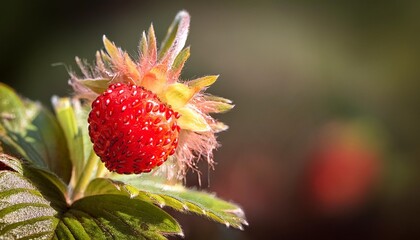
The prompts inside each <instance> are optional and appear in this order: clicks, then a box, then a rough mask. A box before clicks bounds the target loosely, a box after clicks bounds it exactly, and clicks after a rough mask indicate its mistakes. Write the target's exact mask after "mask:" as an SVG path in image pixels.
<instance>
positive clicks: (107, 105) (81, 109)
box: [0, 11, 247, 239]
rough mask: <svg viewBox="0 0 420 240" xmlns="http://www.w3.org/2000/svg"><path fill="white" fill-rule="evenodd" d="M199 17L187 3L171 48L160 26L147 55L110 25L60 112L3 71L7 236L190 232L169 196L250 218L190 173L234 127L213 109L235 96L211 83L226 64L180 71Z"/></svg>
mask: <svg viewBox="0 0 420 240" xmlns="http://www.w3.org/2000/svg"><path fill="white" fill-rule="evenodd" d="M189 21H190V17H189V14H188V13H187V12H185V11H181V12H179V13H178V15H177V16H176V17H175V20H174V22H173V23H172V25H171V26H170V28H169V30H168V33H167V36H166V37H165V39H164V41H163V42H162V44H161V45H160V49H159V51H158V49H157V43H156V38H155V34H154V29H153V26H151V27H150V29H149V31H148V33H147V34H146V33H143V35H142V38H141V42H140V46H139V57H138V59H137V60H133V59H132V58H131V57H130V56H129V55H128V54H127V53H126V52H124V51H123V50H121V49H120V48H118V47H116V45H115V44H114V43H112V42H111V41H109V40H108V39H107V38H106V37H104V38H103V41H104V46H105V50H104V51H98V52H97V54H96V61H95V63H94V64H93V65H92V66H90V65H88V64H86V62H85V61H82V60H80V59H79V58H76V62H77V64H78V66H79V68H80V71H81V73H82V74H81V76H80V74H77V73H75V72H70V85H71V86H72V87H73V89H74V94H73V95H72V96H71V97H62V98H60V97H53V100H52V102H53V108H54V113H51V112H50V111H49V110H48V109H47V108H45V107H44V106H42V105H41V104H40V103H38V102H33V101H30V100H28V99H25V98H23V97H20V96H19V95H18V94H17V93H16V92H15V91H14V90H13V89H11V88H10V87H9V86H6V85H5V84H1V83H0V239H165V238H166V236H169V235H181V236H182V235H183V233H182V229H181V226H180V225H179V223H178V222H177V221H176V220H175V219H174V218H173V217H172V216H171V215H169V214H168V213H167V212H166V211H165V209H166V208H167V207H169V208H172V209H174V210H177V211H181V212H185V213H195V214H198V215H201V216H206V217H208V218H210V219H212V220H215V221H217V222H220V223H222V224H225V225H226V226H228V227H229V226H230V227H233V228H238V229H242V227H243V225H246V224H247V222H246V220H245V216H244V213H243V211H242V209H241V208H240V207H238V206H237V205H235V204H233V203H230V202H227V201H224V200H221V199H219V198H217V197H216V196H215V195H214V194H210V193H207V192H204V191H199V190H195V189H188V188H186V187H184V186H183V185H182V183H183V182H185V181H184V180H185V175H186V173H187V172H188V171H195V172H198V171H199V170H198V169H197V167H196V166H197V161H198V160H200V159H203V160H205V161H207V162H208V164H210V165H212V164H213V155H212V152H213V150H214V149H215V148H216V147H217V146H218V143H217V141H216V137H215V134H216V133H217V132H220V131H223V130H225V129H227V126H226V125H224V124H223V123H221V122H219V121H217V120H215V119H214V118H213V116H211V115H210V114H212V113H220V112H225V111H228V110H230V109H231V108H232V107H233V105H232V103H231V102H230V101H229V100H228V99H225V98H221V97H216V96H212V95H210V94H208V93H205V90H206V89H207V87H209V86H210V85H211V84H213V83H214V82H215V81H216V79H217V76H205V77H201V78H198V79H195V80H189V81H186V80H181V79H180V74H181V70H182V68H183V66H184V63H185V62H186V60H187V59H188V57H189V55H190V49H189V48H188V47H187V48H184V45H185V42H186V38H187V34H188V30H189Z"/></svg>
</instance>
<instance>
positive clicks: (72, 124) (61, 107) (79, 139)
mask: <svg viewBox="0 0 420 240" xmlns="http://www.w3.org/2000/svg"><path fill="white" fill-rule="evenodd" d="M52 102H53V106H54V110H55V113H56V115H57V120H58V122H59V124H60V125H61V128H62V129H63V130H64V135H65V137H66V139H67V146H68V149H69V154H70V160H71V162H72V163H73V166H74V168H75V169H74V171H75V172H74V176H75V179H78V178H79V176H80V174H81V172H82V171H83V167H84V165H85V163H86V160H87V158H88V157H89V154H90V152H91V151H92V143H91V142H90V139H89V135H88V127H87V120H86V119H87V111H86V110H85V109H83V108H82V106H81V104H80V101H79V100H77V99H70V98H58V97H53V99H52Z"/></svg>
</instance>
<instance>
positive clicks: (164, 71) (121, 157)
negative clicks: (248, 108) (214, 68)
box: [70, 11, 233, 180]
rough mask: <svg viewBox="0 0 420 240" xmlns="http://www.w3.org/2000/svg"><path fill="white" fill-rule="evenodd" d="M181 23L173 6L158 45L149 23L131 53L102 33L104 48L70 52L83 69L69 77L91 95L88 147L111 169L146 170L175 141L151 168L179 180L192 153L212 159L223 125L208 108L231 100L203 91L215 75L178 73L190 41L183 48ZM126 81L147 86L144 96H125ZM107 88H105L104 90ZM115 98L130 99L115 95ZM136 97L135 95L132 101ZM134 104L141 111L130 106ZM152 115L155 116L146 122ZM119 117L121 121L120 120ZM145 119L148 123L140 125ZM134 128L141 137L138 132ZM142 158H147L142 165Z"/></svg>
mask: <svg viewBox="0 0 420 240" xmlns="http://www.w3.org/2000/svg"><path fill="white" fill-rule="evenodd" d="M189 25H190V15H189V14H188V13H187V12H185V11H181V12H179V13H178V15H177V16H176V17H175V20H174V22H173V23H172V25H171V26H170V27H169V31H168V35H167V36H166V37H165V39H164V40H163V42H162V43H161V44H160V46H161V48H160V49H159V50H158V49H157V45H158V44H157V42H156V37H155V31H154V29H153V26H150V28H149V31H148V34H146V33H145V32H143V34H142V36H141V40H140V44H139V49H138V53H139V58H137V59H133V58H132V57H130V55H129V54H128V53H127V52H125V51H123V50H122V49H121V48H118V47H117V46H116V45H115V44H114V43H113V42H111V41H109V40H108V39H107V38H106V37H105V36H104V38H103V43H104V46H105V51H98V52H97V53H96V61H95V64H94V65H93V66H89V65H87V64H86V62H84V61H82V60H80V59H78V58H76V61H77V63H78V65H79V67H80V70H81V72H82V73H83V76H78V75H77V74H75V73H70V76H71V79H70V84H71V85H72V86H73V88H74V90H75V93H76V94H75V95H76V96H77V97H79V98H83V99H86V100H87V101H88V102H93V104H92V105H93V110H92V113H91V115H90V118H89V122H90V125H91V126H90V128H91V129H90V134H91V138H92V141H93V143H94V147H95V152H96V153H97V154H98V155H99V156H100V157H101V159H102V161H104V162H105V163H106V164H107V167H108V168H109V169H111V170H112V171H117V172H126V173H130V172H145V171H149V170H151V169H152V168H153V167H155V166H157V165H159V164H161V162H162V161H164V160H165V159H166V158H167V157H168V156H169V155H171V154H172V152H173V149H175V147H176V145H177V144H178V145H179V146H178V147H177V148H176V150H175V153H174V154H173V158H172V161H170V163H169V164H164V166H162V167H160V168H159V169H158V170H157V171H156V172H154V174H158V175H164V176H165V177H166V178H167V179H168V180H180V179H182V178H183V177H184V176H185V175H186V173H187V171H188V170H189V169H193V170H197V169H196V166H197V161H198V160H199V159H204V160H206V161H207V162H208V163H209V164H210V165H212V164H213V150H214V149H215V148H216V147H217V146H219V144H218V142H217V140H216V136H215V134H216V133H218V132H220V131H223V130H225V129H227V126H226V125H225V124H223V123H222V122H219V121H217V120H216V119H214V118H213V117H212V116H211V115H210V114H213V113H222V112H225V111H228V110H230V109H231V108H232V107H233V105H232V102H231V101H230V100H228V99H225V98H221V97H216V96H213V95H210V94H208V93H205V90H206V89H207V88H208V87H209V86H210V85H212V84H213V83H214V82H215V81H216V80H217V78H218V76H217V75H209V76H204V77H200V78H197V79H194V80H181V79H180V75H181V71H182V68H183V67H184V64H185V62H186V61H187V59H188V57H189V56H190V48H189V47H187V48H184V46H185V42H186V40H187V35H188V30H189ZM110 83H112V84H117V83H120V84H121V85H115V86H114V88H118V89H120V90H124V92H123V93H121V94H119V91H116V90H115V89H113V88H112V86H111V87H110V86H109V84H110ZM134 86H136V90H137V92H138V93H140V92H142V93H147V96H148V97H145V98H142V97H133V96H130V94H129V93H133V92H134V91H135V90H133V89H134ZM109 90H112V93H107V91H109ZM149 91H150V92H149ZM104 92H105V93H104ZM101 94H102V95H101ZM98 95H100V96H99V97H98ZM110 96H112V98H111V97H110ZM107 99H110V103H109V106H106V101H107ZM121 99H122V100H123V101H124V103H126V102H127V103H130V104H134V106H131V105H130V104H125V105H124V103H118V101H117V102H115V100H121ZM136 99H137V100H138V103H134V101H136ZM98 100H99V102H98V103H96V102H97V101H98ZM104 104H105V105H104ZM137 104H138V105H137ZM123 106H126V109H125V110H122V108H123ZM148 106H152V110H151V111H146V110H149V108H148ZM157 106H159V108H158V107H157ZM160 106H162V108H165V114H163V112H159V109H160ZM169 106H170V107H169ZM139 110H141V114H138V113H137V112H136V111H139ZM110 111H112V115H111V116H110V114H109V112H110ZM173 112H177V113H179V116H180V117H179V119H176V117H175V118H174V117H172V118H171V117H168V119H166V114H169V113H173ZM96 114H98V116H96ZM170 115H172V114H169V115H168V116H170ZM176 116H178V115H176ZM137 117H138V120H137ZM158 119H161V120H160V121H161V122H160V123H154V121H159V120H158ZM124 120H126V121H128V122H129V123H128V124H127V125H125V122H124ZM150 123H152V124H150ZM115 125H116V126H115ZM111 126H112V127H111ZM145 126H147V127H148V128H150V127H152V129H153V130H151V129H149V130H148V131H143V130H141V129H142V128H143V127H145ZM173 126H179V128H178V127H173ZM159 127H162V129H163V130H162V131H163V132H160V130H159V129H160V128H159ZM94 128H95V129H94ZM172 128H175V129H176V130H174V129H172ZM165 134H167V135H165ZM133 136H136V137H133ZM141 136H143V138H142V139H141V140H140V139H139V138H140V137H141ZM131 138H132V139H131ZM150 138H153V141H152V143H153V144H152V145H153V147H152V146H151V145H150V146H149V145H148V144H149V143H147V142H146V141H148V139H149V140H150ZM166 139H171V141H172V142H171V143H170V144H169V146H167V145H164V144H163V143H165V141H168V140H166ZM176 139H178V140H179V141H178V140H176ZM130 140H131V142H130V144H128V142H129V141H130ZM138 140H140V141H138ZM160 140H162V141H163V143H162V144H161V143H159V141H160ZM156 141H157V142H156ZM133 142H135V143H133ZM163 152H165V154H163ZM136 153H137V154H136ZM131 154H133V155H131ZM140 154H143V155H144V156H140ZM161 154H162V155H163V156H160V155H161ZM167 154H168V155H167ZM114 155H115V156H114ZM127 155H128V156H127ZM139 162H140V163H139ZM150 162H151V165H146V164H149V163H150ZM139 166H140V167H139Z"/></svg>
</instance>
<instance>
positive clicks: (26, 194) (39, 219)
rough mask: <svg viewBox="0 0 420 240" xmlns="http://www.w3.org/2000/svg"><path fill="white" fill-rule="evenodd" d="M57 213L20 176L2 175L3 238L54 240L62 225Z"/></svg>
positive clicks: (0, 218) (0, 227) (0, 228)
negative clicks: (52, 238) (56, 229)
mask: <svg viewBox="0 0 420 240" xmlns="http://www.w3.org/2000/svg"><path fill="white" fill-rule="evenodd" d="M56 214H57V211H56V210H55V209H54V208H52V207H51V206H50V202H49V201H48V200H47V199H45V198H44V197H43V196H42V194H41V192H40V191H39V190H38V189H37V188H36V187H35V186H34V185H33V184H32V183H31V182H30V181H28V180H27V179H26V178H25V177H23V176H22V175H20V174H19V173H18V172H13V171H0V236H1V237H0V238H1V239H34V238H39V239H50V238H51V237H52V236H53V234H54V229H55V227H56V225H57V224H58V219H57V218H56V217H55V215H56Z"/></svg>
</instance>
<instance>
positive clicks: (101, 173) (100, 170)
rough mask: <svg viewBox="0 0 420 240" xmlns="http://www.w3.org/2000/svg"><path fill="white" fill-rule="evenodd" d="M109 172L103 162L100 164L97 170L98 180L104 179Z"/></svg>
mask: <svg viewBox="0 0 420 240" xmlns="http://www.w3.org/2000/svg"><path fill="white" fill-rule="evenodd" d="M106 172H107V169H106V167H105V164H104V163H103V162H100V161H99V162H98V170H96V178H101V177H104V176H105V174H106Z"/></svg>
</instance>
